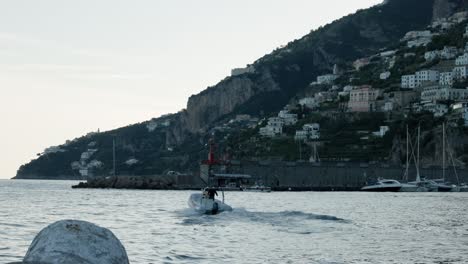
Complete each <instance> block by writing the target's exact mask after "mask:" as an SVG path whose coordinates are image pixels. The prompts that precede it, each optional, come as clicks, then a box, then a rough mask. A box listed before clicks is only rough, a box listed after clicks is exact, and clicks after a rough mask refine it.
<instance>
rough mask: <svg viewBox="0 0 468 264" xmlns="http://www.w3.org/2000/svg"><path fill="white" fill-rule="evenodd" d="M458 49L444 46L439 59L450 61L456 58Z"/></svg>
mask: <svg viewBox="0 0 468 264" xmlns="http://www.w3.org/2000/svg"><path fill="white" fill-rule="evenodd" d="M457 55H458V49H457V48H456V47H450V46H445V47H444V49H443V50H442V51H441V52H440V57H441V58H442V59H444V60H451V59H454V58H455V57H457Z"/></svg>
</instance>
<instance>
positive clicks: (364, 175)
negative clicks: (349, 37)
mask: <svg viewBox="0 0 468 264" xmlns="http://www.w3.org/2000/svg"><path fill="white" fill-rule="evenodd" d="M211 170H212V173H233V174H247V175H250V176H251V178H250V179H243V180H242V181H241V182H236V180H231V182H226V184H229V183H231V184H242V185H253V184H255V183H262V184H264V185H267V186H270V187H272V189H273V190H276V191H286V190H292V191H358V190H359V189H360V188H361V187H363V186H364V185H365V184H366V182H367V181H368V180H370V179H377V178H387V179H396V180H400V181H405V180H406V179H407V180H409V181H413V180H415V178H416V169H415V168H414V167H411V168H410V169H409V170H408V174H407V175H408V177H407V178H406V176H405V170H406V169H405V167H404V166H401V165H388V164H384V163H352V162H323V163H306V162H252V161H242V162H240V161H233V162H231V163H230V164H228V165H215V166H212V167H211ZM207 174H208V166H207V165H201V167H200V172H199V173H194V174H190V175H188V174H184V175H182V174H176V175H153V176H108V177H94V178H90V179H88V181H87V182H86V183H82V184H80V185H79V186H77V187H81V188H116V189H158V190H186V189H200V188H203V187H204V186H205V185H206V183H205V182H206V177H207ZM420 175H421V177H425V178H427V179H440V178H442V177H443V169H442V168H441V167H426V168H422V169H420ZM445 178H446V180H447V181H448V182H451V183H463V182H465V183H466V182H468V170H467V169H466V168H462V167H458V168H456V170H454V169H453V168H447V169H446V170H445ZM203 179H205V180H203Z"/></svg>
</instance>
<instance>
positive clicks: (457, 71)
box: [452, 65, 468, 80]
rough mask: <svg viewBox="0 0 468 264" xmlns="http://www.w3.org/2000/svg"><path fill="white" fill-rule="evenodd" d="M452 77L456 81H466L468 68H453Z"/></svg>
mask: <svg viewBox="0 0 468 264" xmlns="http://www.w3.org/2000/svg"><path fill="white" fill-rule="evenodd" d="M452 73H453V74H452V76H453V78H454V79H456V80H460V79H466V78H467V77H468V66H466V65H465V66H457V67H455V68H453V72H452Z"/></svg>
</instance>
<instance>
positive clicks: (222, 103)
mask: <svg viewBox="0 0 468 264" xmlns="http://www.w3.org/2000/svg"><path fill="white" fill-rule="evenodd" d="M251 75H255V76H251ZM279 89H280V88H279V86H278V84H277V83H276V82H275V81H274V80H273V78H272V76H271V74H270V72H269V71H263V72H261V73H255V74H249V75H247V74H245V75H241V76H236V77H229V78H227V79H225V80H224V81H222V82H220V83H219V84H218V85H216V86H215V87H213V88H210V89H208V90H206V91H203V92H202V93H200V94H198V95H193V96H191V97H190V98H189V100H188V104H187V110H186V111H185V112H184V114H185V115H186V118H185V119H183V120H182V121H185V120H186V121H187V129H188V131H190V132H199V131H200V130H203V128H205V127H206V126H207V125H209V124H210V123H211V122H213V121H216V120H217V119H218V118H219V117H221V116H223V115H226V114H229V113H231V112H232V111H233V110H234V109H235V108H236V107H238V106H240V105H242V104H243V103H245V102H247V101H248V100H249V99H251V98H252V97H253V96H254V95H256V94H260V93H264V92H269V91H275V90H279Z"/></svg>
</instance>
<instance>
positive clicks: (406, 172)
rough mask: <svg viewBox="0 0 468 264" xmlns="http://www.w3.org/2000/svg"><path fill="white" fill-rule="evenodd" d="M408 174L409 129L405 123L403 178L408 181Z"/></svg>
mask: <svg viewBox="0 0 468 264" xmlns="http://www.w3.org/2000/svg"><path fill="white" fill-rule="evenodd" d="M408 174H409V131H408V125H406V171H405V180H406V181H408Z"/></svg>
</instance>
